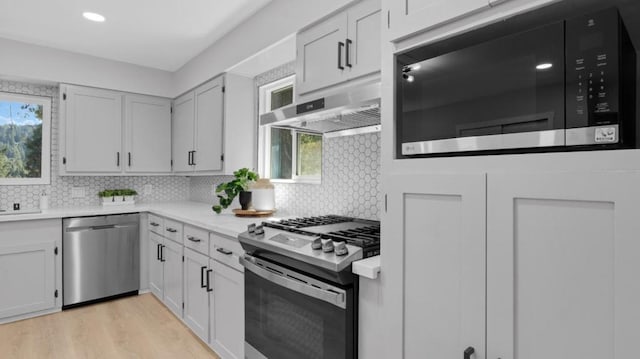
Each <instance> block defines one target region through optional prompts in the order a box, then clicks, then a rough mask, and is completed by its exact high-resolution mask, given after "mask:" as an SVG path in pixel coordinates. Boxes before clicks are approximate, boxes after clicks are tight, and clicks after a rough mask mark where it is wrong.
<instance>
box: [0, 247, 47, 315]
mask: <svg viewBox="0 0 640 359" xmlns="http://www.w3.org/2000/svg"><path fill="white" fill-rule="evenodd" d="M54 248H55V241H48V242H42V243H29V244H23V245H12V246H0V288H2V295H0V318H5V317H11V316H15V315H20V314H26V313H30V312H37V311H40V310H45V309H51V308H53V307H54V306H55V296H54V291H55V273H56V268H55V254H54Z"/></svg>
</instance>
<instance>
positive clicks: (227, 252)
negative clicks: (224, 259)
mask: <svg viewBox="0 0 640 359" xmlns="http://www.w3.org/2000/svg"><path fill="white" fill-rule="evenodd" d="M216 251H218V252H220V253H222V254H226V255H230V254H231V253H233V252H231V251H230V250H228V249H224V248H222V247H220V248H216Z"/></svg>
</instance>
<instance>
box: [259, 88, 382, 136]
mask: <svg viewBox="0 0 640 359" xmlns="http://www.w3.org/2000/svg"><path fill="white" fill-rule="evenodd" d="M260 125H272V126H277V127H285V128H293V129H297V130H301V131H306V132H313V133H322V134H325V136H326V137H335V136H346V135H354V134H359V133H366V132H375V131H380V83H375V84H370V85H365V86H360V87H357V88H353V89H351V90H348V91H345V92H341V93H336V94H332V95H328V96H326V97H323V98H319V99H316V100H314V101H309V102H305V103H301V104H293V105H289V106H285V107H281V108H279V109H277V110H274V111H272V112H268V113H265V114H262V115H260Z"/></svg>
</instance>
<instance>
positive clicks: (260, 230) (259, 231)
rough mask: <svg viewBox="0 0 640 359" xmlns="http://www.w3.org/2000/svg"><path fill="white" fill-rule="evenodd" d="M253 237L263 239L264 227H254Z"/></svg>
mask: <svg viewBox="0 0 640 359" xmlns="http://www.w3.org/2000/svg"><path fill="white" fill-rule="evenodd" d="M255 235H256V236H258V237H264V227H262V225H259V226H256V230H255Z"/></svg>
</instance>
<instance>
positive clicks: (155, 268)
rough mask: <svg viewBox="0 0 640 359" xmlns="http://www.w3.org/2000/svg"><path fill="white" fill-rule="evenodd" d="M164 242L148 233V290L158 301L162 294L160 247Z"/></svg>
mask: <svg viewBox="0 0 640 359" xmlns="http://www.w3.org/2000/svg"><path fill="white" fill-rule="evenodd" d="M163 243H164V240H163V239H162V237H160V236H159V235H157V234H155V233H153V232H149V250H148V251H147V252H148V254H149V288H150V289H151V293H153V294H154V295H155V296H156V297H157V298H158V299H160V300H162V297H163V294H164V293H163V292H164V290H163V289H164V275H163V273H164V266H163V265H162V262H161V261H160V246H161V245H162V244H163Z"/></svg>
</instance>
